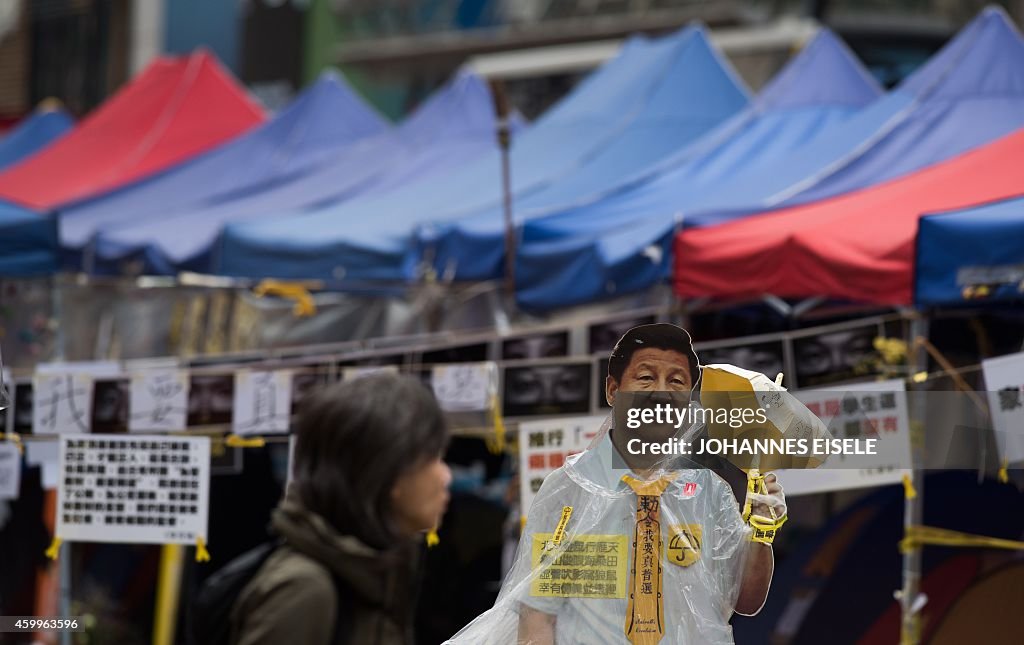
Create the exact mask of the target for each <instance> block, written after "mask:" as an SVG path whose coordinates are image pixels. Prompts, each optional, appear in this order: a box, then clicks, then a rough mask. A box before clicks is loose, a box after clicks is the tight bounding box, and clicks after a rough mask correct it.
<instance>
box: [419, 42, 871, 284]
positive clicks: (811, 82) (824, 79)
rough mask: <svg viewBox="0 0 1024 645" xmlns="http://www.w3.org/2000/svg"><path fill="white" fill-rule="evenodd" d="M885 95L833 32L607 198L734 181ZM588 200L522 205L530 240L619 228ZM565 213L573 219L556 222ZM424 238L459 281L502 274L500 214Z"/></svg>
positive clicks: (525, 232) (525, 235) (519, 216)
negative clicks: (735, 110) (744, 102)
mask: <svg viewBox="0 0 1024 645" xmlns="http://www.w3.org/2000/svg"><path fill="white" fill-rule="evenodd" d="M880 94H881V90H880V89H879V87H878V85H877V84H876V83H875V82H874V81H873V80H872V79H871V78H870V76H869V75H868V74H867V72H866V71H865V70H864V68H863V67H861V65H860V64H859V63H858V62H857V61H856V60H855V59H854V57H853V55H852V54H851V53H850V52H848V51H847V49H846V48H845V46H844V45H843V44H842V43H841V42H840V41H839V40H838V39H837V38H836V37H835V36H834V35H833V34H832V33H831V32H829V31H827V30H822V31H821V32H819V34H818V35H817V36H816V37H815V38H814V39H813V40H812V41H811V42H810V43H809V44H808V45H807V46H806V47H805V48H804V49H803V50H802V52H801V53H800V54H799V55H798V56H797V57H796V58H794V59H793V60H792V61H791V62H790V63H789V64H788V65H787V66H786V67H785V69H783V70H782V71H781V72H780V73H779V74H778V75H777V76H776V77H775V78H774V79H773V80H772V82H770V83H769V84H768V85H767V86H766V87H765V89H764V90H763V91H762V92H761V94H760V95H759V96H758V98H757V100H756V101H755V102H754V103H753V104H752V105H751V106H750V107H748V108H746V109H745V110H743V111H741V112H740V113H739V114H737V115H736V116H734V117H733V118H731V119H729V120H728V121H726V122H725V123H723V124H722V125H720V126H719V127H718V128H716V129H714V130H713V131H712V132H710V133H709V134H707V135H706V136H705V137H702V138H701V139H699V140H698V141H696V142H695V143H693V144H692V145H690V146H687V147H685V148H683V149H682V150H681V151H680V152H679V153H678V154H676V155H674V156H673V157H672V158H670V159H669V160H667V162H665V163H662V164H659V165H658V166H657V167H655V168H654V169H650V172H648V173H646V175H645V176H643V177H638V178H637V179H636V180H635V181H632V182H624V183H623V184H622V185H621V186H619V189H618V190H615V191H609V192H607V193H605V196H606V197H607V198H608V199H611V200H612V201H613V202H614V200H615V198H614V194H621V193H628V194H632V193H631V192H630V191H631V190H632V189H633V188H635V187H637V186H640V185H643V184H644V183H645V182H648V181H652V180H655V179H656V178H660V179H658V180H657V184H656V185H658V186H659V187H660V186H662V185H666V186H670V187H671V189H672V190H674V191H679V190H680V189H681V188H682V187H683V186H688V187H689V186H700V185H702V184H704V183H707V182H710V181H714V180H716V179H722V178H731V177H734V176H735V175H736V174H737V173H740V172H742V171H743V170H744V169H745V168H747V167H748V166H749V165H751V164H754V163H757V162H759V161H763V160H766V159H773V158H776V157H779V156H781V155H783V154H785V153H787V152H790V151H792V150H793V149H795V148H797V147H799V146H801V145H803V144H805V143H807V142H808V141H810V140H813V139H814V138H815V137H816V136H818V135H819V134H820V133H821V132H823V131H829V130H830V129H833V128H834V127H835V126H836V125H837V124H846V123H848V122H849V121H850V117H851V116H853V115H855V114H856V113H857V111H858V110H859V109H861V108H863V107H864V106H865V105H867V104H869V103H871V102H872V101H873V100H875V99H877V98H878V96H879V95H880ZM612 185H614V184H612ZM691 192H692V191H691ZM591 194H592V195H593V194H596V191H594V192H592V193H591ZM580 201H581V202H582V203H581V204H579V205H578V206H577V207H576V208H564V207H563V208H558V207H557V206H556V207H550V208H546V209H533V210H531V209H530V208H529V207H528V205H527V204H525V203H516V211H517V224H519V225H520V226H522V227H523V228H522V230H523V235H522V243H524V244H528V243H530V242H532V241H534V240H537V239H546V238H547V237H549V236H554V237H558V236H559V235H558V233H557V231H556V232H554V233H553V234H548V232H547V229H546V228H545V227H546V225H548V224H549V223H551V224H553V225H554V226H555V227H560V226H563V225H567V226H568V229H567V230H568V231H569V234H570V235H573V236H576V235H577V234H586V231H587V230H589V229H590V228H595V229H600V228H601V227H602V226H603V225H604V226H607V225H609V224H610V225H614V224H615V222H608V223H607V224H602V222H601V221H600V220H597V219H594V218H593V217H592V212H593V209H590V208H588V206H589V205H591V204H597V203H599V202H600V201H601V200H599V199H590V200H587V199H582V200H580ZM557 213H565V215H564V216H561V217H548V216H550V215H553V214H557ZM616 219H617V218H616ZM420 241H421V244H423V245H424V246H426V247H433V248H432V253H431V254H432V255H433V256H434V257H435V258H436V259H435V263H436V264H437V265H438V267H439V268H440V267H444V266H446V265H448V264H454V265H455V267H456V277H457V278H460V279H467V280H486V279H493V278H497V277H498V276H500V275H501V272H502V263H503V260H504V255H505V244H504V224H503V222H502V218H501V214H500V213H483V214H481V215H479V216H474V217H470V218H465V219H461V220H459V221H457V222H453V223H451V224H450V225H448V226H447V227H445V230H444V232H443V234H437V233H435V234H433V236H432V239H428V238H427V236H426V235H421V239H420Z"/></svg>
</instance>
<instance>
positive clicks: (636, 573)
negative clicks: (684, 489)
mask: <svg viewBox="0 0 1024 645" xmlns="http://www.w3.org/2000/svg"><path fill="white" fill-rule="evenodd" d="M676 476H677V475H675V474H672V475H665V476H664V477H660V478H658V479H655V480H652V481H643V480H640V479H635V478H633V477H630V476H629V475H625V476H623V478H622V481H624V482H626V484H627V485H628V486H629V487H630V488H631V489H633V492H634V493H636V496H637V497H636V529H635V532H634V534H633V564H632V566H631V567H630V570H629V577H630V585H629V601H628V603H627V605H626V638H628V639H629V641H630V642H631V643H633V645H655V644H656V643H659V642H661V639H662V637H664V636H665V604H664V599H663V596H662V592H661V523H660V522H658V508H659V505H660V504H661V494H662V493H664V492H665V489H666V488H667V487H668V485H669V484H671V483H672V481H673V480H674V479H675V478H676Z"/></svg>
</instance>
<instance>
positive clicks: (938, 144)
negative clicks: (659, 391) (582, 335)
mask: <svg viewBox="0 0 1024 645" xmlns="http://www.w3.org/2000/svg"><path fill="white" fill-rule="evenodd" d="M980 69H984V70H986V72H985V73H984V74H980V73H979V71H978V70H980ZM1022 125H1024V40H1022V39H1021V37H1020V35H1019V34H1018V33H1017V32H1016V30H1015V29H1014V27H1013V26H1012V25H1011V24H1010V23H1009V21H1008V19H1007V18H1006V16H1005V14H1004V13H1003V12H1002V10H997V9H987V10H985V11H984V12H982V14H981V15H980V16H979V17H978V18H976V19H975V20H974V21H973V22H972V23H971V24H970V25H968V26H967V27H966V28H964V29H963V30H962V31H961V33H960V34H958V36H957V37H956V38H955V39H954V40H952V41H951V42H950V43H949V44H947V46H946V47H945V48H943V50H942V51H940V52H939V53H938V54H937V55H936V56H935V57H933V58H932V60H930V61H929V62H928V63H927V64H926V65H924V66H923V67H922V68H921V69H919V70H918V71H917V72H916V73H915V74H913V75H912V76H911V77H910V78H908V79H907V80H906V81H905V82H904V83H903V84H902V85H901V86H900V87H898V88H897V89H896V90H894V91H893V92H891V93H890V94H888V95H887V96H885V97H882V98H881V99H879V100H877V101H875V102H874V103H873V104H871V105H869V106H867V107H865V108H864V109H863V110H861V111H860V112H859V113H857V114H856V115H854V116H852V117H851V118H849V119H847V120H846V121H845V122H844V123H842V124H840V125H838V126H836V127H833V128H830V129H829V130H828V131H825V132H823V133H822V134H821V135H820V136H818V137H816V138H815V139H814V140H812V141H811V142H810V143H808V144H807V145H804V146H800V147H798V148H796V149H795V150H794V151H793V152H792V153H789V154H786V155H782V156H774V157H770V158H765V159H760V160H756V161H754V162H752V163H750V164H748V168H747V169H746V170H745V171H743V172H739V173H736V174H732V175H726V176H723V177H721V178H720V179H717V180H714V181H706V182H703V183H699V184H696V185H695V184H694V183H693V182H692V181H687V180H686V179H685V176H684V177H679V176H677V175H676V174H675V171H670V172H668V173H665V174H663V175H661V176H659V177H657V178H655V179H653V180H652V181H650V182H646V183H644V184H642V185H639V186H636V187H635V188H633V189H631V190H629V191H626V192H623V193H620V194H618V195H614V196H612V197H610V198H608V199H605V200H602V201H601V202H599V203H597V204H594V205H591V206H588V207H584V208H580V209H574V210H572V211H567V212H563V213H558V214H555V215H552V216H549V217H545V218H542V219H537V220H533V221H530V222H528V223H527V224H526V225H525V226H524V230H523V243H522V245H521V247H520V249H519V255H518V257H517V268H516V272H517V273H516V279H517V289H518V293H517V298H518V300H519V302H520V304H522V305H523V306H524V307H526V308H530V309H546V308H552V307H558V306H564V305H568V304H575V303H581V302H589V301H593V300H598V299H600V298H603V297H607V296H609V295H612V294H620V293H626V292H629V291H635V290H639V289H644V288H647V287H649V286H651V285H652V284H655V283H657V282H658V281H660V280H663V279H664V278H665V277H666V276H667V275H668V272H669V267H670V243H671V238H672V233H673V231H674V230H675V229H676V228H677V227H678V226H679V225H680V222H679V219H680V216H681V219H682V222H681V224H682V226H708V225H713V224H715V223H719V222H723V221H728V220H731V219H735V218H738V217H743V216H747V215H750V214H752V213H756V212H759V211H764V210H766V209H770V208H776V207H782V206H787V205H792V204H797V203H801V202H802V201H804V200H806V199H809V198H810V197H808V196H812V197H813V198H820V197H822V196H824V195H826V194H839V193H841V192H843V191H848V190H853V189H854V188H862V187H865V186H867V185H870V184H872V183H877V182H881V181H885V180H888V179H892V178H895V177H896V176H899V175H902V174H905V173H908V172H910V171H912V170H916V169H919V168H921V167H923V166H926V165H929V164H930V163H936V162H938V161H941V160H943V159H947V158H950V157H953V156H955V155H957V154H959V153H961V152H963V151H964V150H968V149H970V148H972V147H975V146H978V145H981V144H983V143H986V142H989V141H991V140H993V139H996V138H998V137H1000V136H1002V135H1004V134H1006V133H1008V132H1011V131H1013V130H1015V129H1016V128H1019V127H1021V126H1022ZM886 159H887V160H888V161H885V160H886ZM851 169H858V170H856V172H854V171H853V170H851ZM868 170H870V172H868ZM683 174H684V175H685V173H683ZM833 178H835V179H833ZM851 182H852V183H851Z"/></svg>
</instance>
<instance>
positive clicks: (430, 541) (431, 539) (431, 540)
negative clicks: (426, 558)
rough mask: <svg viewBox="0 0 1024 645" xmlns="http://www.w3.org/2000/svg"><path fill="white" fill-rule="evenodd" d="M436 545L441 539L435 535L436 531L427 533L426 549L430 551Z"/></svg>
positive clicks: (431, 530)
mask: <svg viewBox="0 0 1024 645" xmlns="http://www.w3.org/2000/svg"><path fill="white" fill-rule="evenodd" d="M438 544H441V538H440V537H438V535H437V529H430V530H429V531H427V547H429V548H431V549H432V548H434V547H435V546H437V545H438Z"/></svg>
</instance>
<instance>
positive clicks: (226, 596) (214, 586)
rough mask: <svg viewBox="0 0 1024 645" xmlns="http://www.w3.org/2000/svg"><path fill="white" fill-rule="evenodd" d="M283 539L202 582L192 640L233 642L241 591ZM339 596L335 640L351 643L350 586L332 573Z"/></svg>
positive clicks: (203, 644) (201, 644) (198, 643)
mask: <svg viewBox="0 0 1024 645" xmlns="http://www.w3.org/2000/svg"><path fill="white" fill-rule="evenodd" d="M284 543H285V542H284V540H282V539H277V540H270V541H268V542H264V543H263V544H261V545H259V546H257V547H255V548H253V549H250V550H249V551H246V552H245V553H243V554H242V555H240V556H238V557H237V558H235V559H234V560H232V561H231V562H229V563H227V564H226V565H224V567H223V568H221V569H220V571H218V572H217V573H215V574H213V575H212V576H210V577H209V578H207V579H206V581H205V582H204V583H203V586H202V587H201V588H200V589H199V594H198V595H197V596H196V600H195V602H194V603H193V605H192V643H194V645H230V642H231V610H232V609H234V607H235V602H236V601H237V600H238V597H239V596H241V595H242V590H244V589H245V586H246V585H247V584H249V582H250V581H251V580H252V579H253V578H255V577H256V574H257V573H258V572H259V570H260V568H261V567H262V566H263V564H264V563H265V562H266V561H267V559H268V558H270V556H271V555H272V554H273V553H274V551H276V550H277V549H278V547H280V546H282V545H284ZM331 581H332V582H333V583H334V590H335V592H336V594H337V597H338V609H337V615H336V617H335V621H334V635H333V638H332V639H331V641H332V642H333V643H338V644H341V643H348V642H349V640H350V639H349V634H348V631H349V629H350V628H351V624H350V621H349V620H348V617H349V613H348V612H349V611H350V607H351V604H352V598H351V597H350V594H349V593H348V592H347V587H346V586H345V585H341V584H339V583H338V579H337V578H336V577H335V576H333V575H332V576H331Z"/></svg>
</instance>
